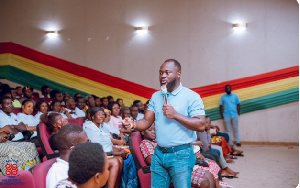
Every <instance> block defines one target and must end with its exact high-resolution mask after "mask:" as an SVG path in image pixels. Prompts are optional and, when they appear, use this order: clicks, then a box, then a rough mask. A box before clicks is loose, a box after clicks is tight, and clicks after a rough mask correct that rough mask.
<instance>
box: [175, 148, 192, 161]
mask: <svg viewBox="0 0 300 188" xmlns="http://www.w3.org/2000/svg"><path fill="white" fill-rule="evenodd" d="M175 156H176V157H177V158H179V159H188V158H190V152H189V151H188V150H179V151H176V152H175Z"/></svg>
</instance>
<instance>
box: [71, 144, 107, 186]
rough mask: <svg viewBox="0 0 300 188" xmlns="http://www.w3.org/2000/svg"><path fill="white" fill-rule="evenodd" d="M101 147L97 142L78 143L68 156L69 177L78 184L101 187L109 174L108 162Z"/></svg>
mask: <svg viewBox="0 0 300 188" xmlns="http://www.w3.org/2000/svg"><path fill="white" fill-rule="evenodd" d="M107 160H108V159H107V157H106V154H105V152H104V151H103V148H102V146H101V145H100V144H98V143H81V144H78V145H77V146H76V147H75V148H74V149H73V151H72V152H71V154H70V157H69V171H68V176H69V178H70V179H71V180H72V181H74V182H75V183H76V184H78V185H82V184H85V185H86V187H90V188H100V187H103V186H104V185H105V184H106V182H107V180H108V176H109V171H108V162H107Z"/></svg>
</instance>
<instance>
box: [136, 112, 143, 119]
mask: <svg viewBox="0 0 300 188" xmlns="http://www.w3.org/2000/svg"><path fill="white" fill-rule="evenodd" d="M143 118H144V114H142V113H138V115H137V116H136V120H137V121H138V120H140V119H143Z"/></svg>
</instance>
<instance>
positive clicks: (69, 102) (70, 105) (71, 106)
mask: <svg viewBox="0 0 300 188" xmlns="http://www.w3.org/2000/svg"><path fill="white" fill-rule="evenodd" d="M65 103H66V110H67V111H68V112H69V114H70V115H71V116H72V118H78V115H77V114H76V103H75V100H74V99H73V98H72V97H70V98H67V99H66V100H65Z"/></svg>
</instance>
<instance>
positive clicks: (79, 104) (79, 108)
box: [75, 97, 88, 117]
mask: <svg viewBox="0 0 300 188" xmlns="http://www.w3.org/2000/svg"><path fill="white" fill-rule="evenodd" d="M75 102H76V108H75V112H76V114H77V116H78V117H85V116H86V114H85V112H86V110H87V108H88V107H87V106H86V105H85V102H84V98H82V97H76V98H75Z"/></svg>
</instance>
